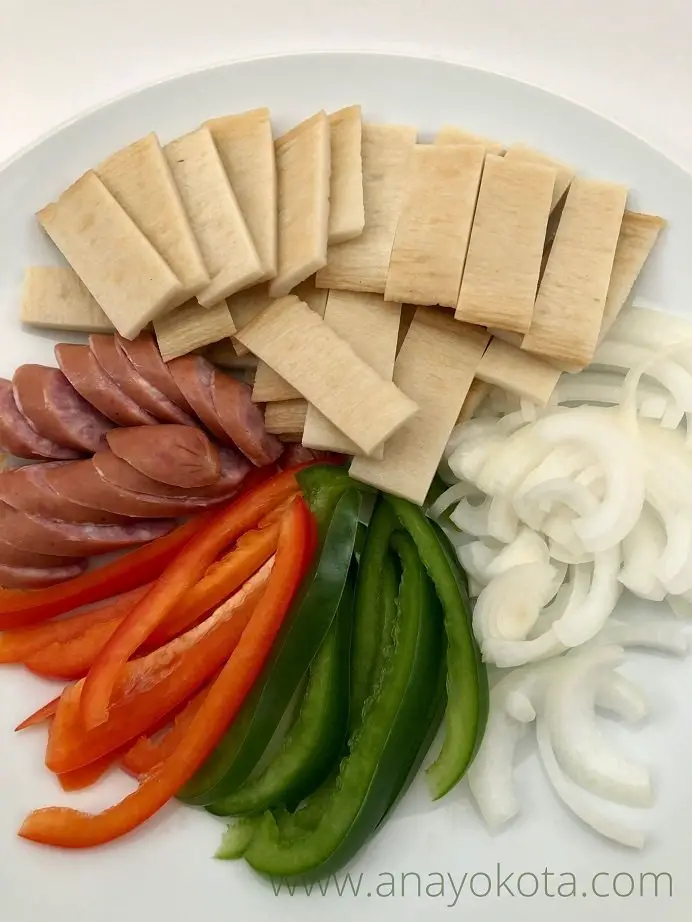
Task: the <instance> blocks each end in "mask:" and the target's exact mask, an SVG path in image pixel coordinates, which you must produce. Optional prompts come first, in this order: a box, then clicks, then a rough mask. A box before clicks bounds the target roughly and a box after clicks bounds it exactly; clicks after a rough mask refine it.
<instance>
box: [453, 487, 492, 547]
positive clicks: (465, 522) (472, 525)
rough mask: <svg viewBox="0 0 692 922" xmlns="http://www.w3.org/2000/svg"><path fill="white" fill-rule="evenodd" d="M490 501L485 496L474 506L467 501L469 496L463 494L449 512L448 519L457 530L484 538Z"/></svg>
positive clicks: (486, 530)
mask: <svg viewBox="0 0 692 922" xmlns="http://www.w3.org/2000/svg"><path fill="white" fill-rule="evenodd" d="M491 502H492V500H491V499H490V497H489V496H486V498H485V499H484V500H483V502H482V503H481V504H480V505H478V506H474V505H472V504H471V503H470V502H469V497H468V496H465V497H464V498H463V499H462V500H461V501H460V502H459V503H458V504H457V506H456V508H455V509H454V512H452V513H451V514H450V516H449V520H450V522H452V524H453V525H456V527H457V528H458V529H459V531H462V532H466V533H467V534H469V535H475V536H476V537H477V538H485V537H487V535H488V534H489V532H488V513H489V512H490V503H491Z"/></svg>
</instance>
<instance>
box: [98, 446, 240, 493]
mask: <svg viewBox="0 0 692 922" xmlns="http://www.w3.org/2000/svg"><path fill="white" fill-rule="evenodd" d="M219 456H220V459H221V476H220V477H219V479H218V480H217V481H216V483H214V484H212V485H211V486H209V487H199V488H198V489H196V490H191V491H184V490H181V488H180V487H171V486H169V485H168V484H165V483H160V482H159V481H158V480H152V478H151V477H147V476H146V475H145V474H141V473H140V472H139V471H137V470H135V469H134V467H132V465H131V464H128V463H127V462H126V461H123V460H122V459H121V458H118V456H117V455H114V454H113V452H112V451H100V452H98V454H95V455H94V457H93V459H92V460H93V463H94V466H95V467H96V469H97V471H98V472H99V474H100V475H101V476H102V477H103V478H105V479H106V480H109V481H110V482H111V483H112V484H115V486H117V487H121V488H122V489H124V490H130V491H132V492H133V493H150V494H151V495H152V496H167V497H170V498H173V499H183V498H185V497H189V496H196V497H200V498H202V497H207V498H208V499H227V498H228V497H229V496H232V495H233V493H235V491H236V490H237V488H238V487H239V486H240V484H241V483H242V482H243V480H244V479H245V477H246V476H247V474H248V471H249V470H250V465H249V464H248V462H247V461H246V460H245V458H241V456H240V455H239V454H237V452H235V451H234V450H233V449H232V448H221V449H220V450H219Z"/></svg>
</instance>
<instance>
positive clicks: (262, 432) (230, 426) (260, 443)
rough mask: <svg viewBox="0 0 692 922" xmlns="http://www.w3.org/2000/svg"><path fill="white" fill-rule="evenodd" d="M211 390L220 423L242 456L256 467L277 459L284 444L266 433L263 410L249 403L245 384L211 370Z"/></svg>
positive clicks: (247, 389) (250, 399) (250, 396)
mask: <svg viewBox="0 0 692 922" xmlns="http://www.w3.org/2000/svg"><path fill="white" fill-rule="evenodd" d="M211 390H212V396H213V398H214V408H215V409H216V415H217V416H218V418H219V419H220V420H221V425H222V426H223V428H224V430H225V432H226V434H227V436H228V437H229V438H230V439H231V441H232V442H233V443H234V444H235V445H236V446H237V447H238V448H239V449H240V450H241V451H242V453H243V454H244V455H245V457H246V458H249V460H250V461H252V463H253V464H256V465H257V467H262V466H263V465H265V464H272V463H273V462H274V461H276V459H277V458H278V457H279V456H280V455H281V452H282V451H283V446H282V444H281V442H280V441H279V440H278V439H277V438H276V436H273V435H269V433H268V432H267V430H266V428H265V425H264V416H263V414H262V411H261V410H260V408H259V407H258V406H257V404H256V403H253V402H252V391H251V390H250V388H249V387H248V386H247V384H243V383H242V382H241V381H236V379H235V378H232V377H231V376H230V375H225V374H224V373H223V372H222V371H219V370H218V369H214V373H213V377H212V385H211Z"/></svg>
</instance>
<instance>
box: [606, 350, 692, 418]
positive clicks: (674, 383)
mask: <svg viewBox="0 0 692 922" xmlns="http://www.w3.org/2000/svg"><path fill="white" fill-rule="evenodd" d="M593 361H594V364H596V365H607V366H609V367H614V368H626V369H632V368H635V367H637V366H639V365H642V366H644V367H645V369H646V372H645V373H646V375H647V377H649V378H652V379H653V380H654V381H656V382H657V383H658V384H660V386H661V387H663V388H664V389H665V390H667V391H669V392H670V394H671V396H672V398H673V400H674V401H675V403H676V404H677V406H678V407H680V409H682V410H685V411H689V410H692V374H690V373H689V372H688V371H686V370H685V369H684V368H683V367H682V366H681V365H680V364H679V363H678V362H676V361H674V360H673V359H671V358H668V357H666V356H660V355H658V354H657V353H656V352H654V351H652V350H651V349H647V348H645V347H643V346H637V345H633V344H631V343H623V342H617V341H614V340H606V341H605V342H604V343H602V344H601V345H600V346H599V347H598V349H597V351H596V355H595V356H594V360H593Z"/></svg>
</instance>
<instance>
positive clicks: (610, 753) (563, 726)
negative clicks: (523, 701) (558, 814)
mask: <svg viewBox="0 0 692 922" xmlns="http://www.w3.org/2000/svg"><path fill="white" fill-rule="evenodd" d="M622 660H623V651H622V649H621V648H619V647H613V646H601V647H595V648H593V649H592V650H588V651H586V652H581V653H580V654H579V655H572V656H567V657H565V658H564V660H563V661H562V664H561V665H562V668H561V669H560V671H559V673H556V674H555V676H554V678H553V681H552V682H551V685H550V693H549V694H548V695H546V698H545V717H546V721H547V725H548V728H549V732H550V740H551V742H552V746H553V748H554V751H555V755H556V758H557V760H558V762H559V764H560V765H561V766H562V768H563V769H564V771H565V772H566V774H567V775H569V777H570V778H571V779H572V780H573V781H574V782H575V783H576V784H579V785H581V786H582V787H583V788H585V789H586V790H589V791H591V792H592V793H594V794H597V795H599V796H600V797H605V798H606V799H608V800H613V801H615V802H617V803H622V804H627V805H629V806H638V807H642V806H650V804H651V802H652V791H651V780H650V778H649V772H648V770H647V769H646V767H645V766H643V765H640V764H639V763H637V762H633V761H630V760H628V759H625V758H624V757H623V756H621V755H619V753H617V752H616V751H615V750H614V749H613V748H612V746H611V745H610V744H609V743H608V742H607V740H606V739H605V737H604V736H603V734H602V733H601V732H600V730H599V729H598V727H597V725H596V715H595V699H596V687H597V684H598V678H599V676H600V673H601V672H602V671H603V670H604V669H613V668H614V667H616V666H618V665H620V663H621V662H622Z"/></svg>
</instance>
